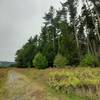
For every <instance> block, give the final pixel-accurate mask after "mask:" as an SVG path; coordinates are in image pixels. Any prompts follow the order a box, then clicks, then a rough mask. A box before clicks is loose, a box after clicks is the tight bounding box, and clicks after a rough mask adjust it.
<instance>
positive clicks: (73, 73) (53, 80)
mask: <svg viewBox="0 0 100 100" xmlns="http://www.w3.org/2000/svg"><path fill="white" fill-rule="evenodd" d="M12 72H13V73H14V72H16V73H17V74H19V75H18V76H20V75H22V76H21V78H22V79H19V80H17V82H18V81H19V85H20V83H21V82H20V81H23V80H25V81H26V78H25V79H23V78H24V77H23V76H25V77H27V79H29V80H30V83H32V84H30V83H29V85H30V87H31V89H33V90H34V88H35V89H36V92H34V93H35V94H33V95H35V96H37V97H38V98H37V99H36V100H100V99H99V98H100V68H61V69H60V68H49V69H44V70H39V69H34V68H11V69H10V68H8V69H0V98H2V97H3V96H5V94H7V93H6V92H7V91H5V88H4V87H5V83H6V82H7V77H8V73H10V74H11V73H12ZM17 74H16V75H17ZM23 82H24V81H23ZM13 85H14V84H13ZM21 85H23V86H24V84H21ZM32 85H33V86H32ZM15 87H16V86H15ZM12 90H13V89H12ZM16 90H17V89H16ZM13 92H14V91H13ZM20 92H23V90H21V91H20ZM12 96H14V95H12ZM0 100H3V99H0ZM11 100H12V99H11ZM29 100H31V99H29Z"/></svg>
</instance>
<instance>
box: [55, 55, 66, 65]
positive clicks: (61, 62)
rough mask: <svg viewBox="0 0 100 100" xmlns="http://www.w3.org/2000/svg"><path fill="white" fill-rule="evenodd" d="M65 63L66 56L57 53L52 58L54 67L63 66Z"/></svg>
mask: <svg viewBox="0 0 100 100" xmlns="http://www.w3.org/2000/svg"><path fill="white" fill-rule="evenodd" d="M66 64H67V60H66V57H63V56H62V55H61V54H57V56H56V57H55V60H54V66H56V67H65V66H66Z"/></svg>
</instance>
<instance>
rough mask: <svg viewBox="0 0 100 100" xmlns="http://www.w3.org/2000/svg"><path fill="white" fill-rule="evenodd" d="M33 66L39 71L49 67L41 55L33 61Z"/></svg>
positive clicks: (38, 54)
mask: <svg viewBox="0 0 100 100" xmlns="http://www.w3.org/2000/svg"><path fill="white" fill-rule="evenodd" d="M33 65H34V66H35V67H36V68H38V69H44V68H46V67H47V66H48V61H47V59H46V57H45V56H43V55H42V54H41V53H37V54H36V56H35V57H34V59H33Z"/></svg>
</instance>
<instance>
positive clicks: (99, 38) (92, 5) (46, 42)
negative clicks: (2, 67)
mask: <svg viewBox="0 0 100 100" xmlns="http://www.w3.org/2000/svg"><path fill="white" fill-rule="evenodd" d="M80 1H81V2H82V4H81V3H80ZM61 5H62V8H61V9H59V10H56V9H54V7H52V6H51V7H50V9H49V11H48V12H47V13H46V14H45V16H44V17H43V19H44V23H43V26H42V28H41V33H40V34H39V35H36V36H35V37H34V38H32V37H31V38H30V39H29V40H28V42H27V43H26V44H25V45H24V46H23V47H22V48H21V49H20V50H18V51H17V53H16V62H17V66H21V67H32V66H34V63H33V62H34V61H33V60H34V58H35V56H36V55H37V54H38V53H39V54H40V55H42V56H43V57H45V58H46V60H47V62H48V64H46V67H53V66H56V65H57V64H58V65H59V66H61V64H62V65H63V66H64V64H65V65H70V66H77V65H84V66H85V65H88V66H99V62H100V1H99V0H66V2H64V3H61ZM81 6H82V7H81ZM79 7H81V8H79ZM79 9H80V11H79ZM41 59H42V58H41ZM47 62H46V63H47ZM60 62H61V64H59V63H60ZM38 63H39V62H38Z"/></svg>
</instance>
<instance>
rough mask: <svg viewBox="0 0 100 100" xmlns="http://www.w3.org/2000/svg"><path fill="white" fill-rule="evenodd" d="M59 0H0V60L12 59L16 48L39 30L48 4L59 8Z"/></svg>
mask: <svg viewBox="0 0 100 100" xmlns="http://www.w3.org/2000/svg"><path fill="white" fill-rule="evenodd" d="M59 1H60V0H0V61H14V58H15V53H16V50H17V49H20V48H21V46H22V45H23V44H25V42H26V41H27V40H28V39H29V37H30V36H34V35H35V34H38V33H39V32H40V30H41V26H42V23H43V19H42V18H43V16H44V13H46V12H47V11H48V9H49V7H50V5H53V6H54V7H55V8H59V7H60V3H59ZM61 1H65V0H61Z"/></svg>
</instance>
